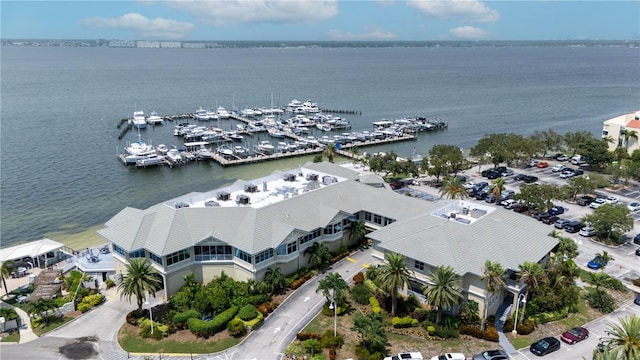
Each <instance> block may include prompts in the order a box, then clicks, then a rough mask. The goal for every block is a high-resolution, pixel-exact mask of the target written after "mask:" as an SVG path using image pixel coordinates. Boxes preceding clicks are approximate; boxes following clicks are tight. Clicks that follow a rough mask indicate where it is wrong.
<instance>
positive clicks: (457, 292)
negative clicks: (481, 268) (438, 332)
mask: <svg viewBox="0 0 640 360" xmlns="http://www.w3.org/2000/svg"><path fill="white" fill-rule="evenodd" d="M428 282H429V284H427V285H425V287H424V290H423V294H424V296H426V297H427V301H428V302H429V303H430V304H432V305H435V306H437V307H438V314H437V316H436V324H438V325H439V324H440V323H441V322H442V312H443V310H444V308H450V307H452V306H454V305H455V304H456V303H457V302H458V300H459V299H461V298H462V290H461V289H460V276H458V274H456V273H455V271H454V270H453V268H452V267H451V266H442V265H440V266H438V268H437V269H436V272H435V273H431V275H430V276H429V278H428Z"/></svg>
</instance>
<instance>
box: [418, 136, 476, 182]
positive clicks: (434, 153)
mask: <svg viewBox="0 0 640 360" xmlns="http://www.w3.org/2000/svg"><path fill="white" fill-rule="evenodd" d="M465 162H466V160H465V158H464V155H463V154H462V150H460V148H459V147H457V146H455V145H443V144H440V145H434V146H433V147H432V148H431V150H429V163H430V164H431V167H430V168H428V171H427V173H428V174H429V175H432V176H435V177H436V180H438V181H440V176H445V175H448V174H451V173H453V174H454V175H455V174H457V173H458V172H460V171H461V170H462V168H463V166H464V164H465Z"/></svg>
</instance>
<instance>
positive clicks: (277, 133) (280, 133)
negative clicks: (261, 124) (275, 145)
mask: <svg viewBox="0 0 640 360" xmlns="http://www.w3.org/2000/svg"><path fill="white" fill-rule="evenodd" d="M267 132H269V135H271V137H274V138H283V137H285V135H286V133H285V131H284V130H282V129H280V128H275V127H272V128H269V129H267Z"/></svg>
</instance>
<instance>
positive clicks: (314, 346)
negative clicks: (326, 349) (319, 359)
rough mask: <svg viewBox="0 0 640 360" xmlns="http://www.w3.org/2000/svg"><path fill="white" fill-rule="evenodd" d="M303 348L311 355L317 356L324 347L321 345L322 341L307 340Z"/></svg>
mask: <svg viewBox="0 0 640 360" xmlns="http://www.w3.org/2000/svg"><path fill="white" fill-rule="evenodd" d="M302 346H304V349H305V350H306V351H307V352H308V353H310V354H311V355H314V354H317V353H319V352H320V351H322V346H321V345H320V341H318V340H316V339H309V340H305V341H304V344H303V345H302Z"/></svg>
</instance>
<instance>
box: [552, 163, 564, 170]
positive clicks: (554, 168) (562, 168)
mask: <svg viewBox="0 0 640 360" xmlns="http://www.w3.org/2000/svg"><path fill="white" fill-rule="evenodd" d="M566 169H567V167H566V166H565V165H562V164H558V165H556V166H554V167H552V168H551V171H553V172H562V171H564V170H566Z"/></svg>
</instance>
